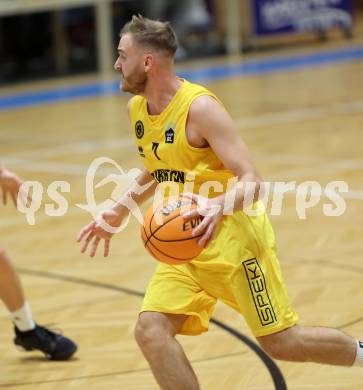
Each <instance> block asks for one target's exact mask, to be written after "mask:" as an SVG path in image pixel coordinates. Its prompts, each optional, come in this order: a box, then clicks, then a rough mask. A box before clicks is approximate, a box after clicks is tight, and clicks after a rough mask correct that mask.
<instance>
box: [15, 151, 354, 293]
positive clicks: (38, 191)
mask: <svg viewBox="0 0 363 390" xmlns="http://www.w3.org/2000/svg"><path fill="white" fill-rule="evenodd" d="M110 172H112V173H110ZM140 173H141V170H140V169H138V168H132V169H130V170H129V171H124V170H123V169H122V167H121V166H119V165H118V164H117V163H116V162H115V161H114V160H112V159H110V158H107V157H99V158H96V159H95V160H93V161H92V163H91V164H90V165H89V167H88V170H87V174H86V175H85V179H86V180H85V192H84V193H85V195H86V196H85V197H86V203H85V204H76V206H77V207H79V208H81V209H82V210H84V211H86V212H88V213H90V214H91V216H92V218H93V219H96V218H98V217H99V216H100V214H102V212H104V211H106V210H109V209H110V208H111V207H113V206H114V205H115V204H117V203H122V204H123V205H124V206H125V207H126V208H127V210H128V211H129V214H128V217H127V218H126V219H125V221H124V223H123V224H122V226H120V227H119V228H114V227H111V226H108V225H107V223H106V222H105V221H104V220H103V219H102V222H101V225H102V228H104V229H105V230H107V231H108V232H110V233H117V232H119V231H121V230H123V229H124V228H126V226H127V225H128V222H129V219H130V216H131V215H133V216H134V217H135V218H136V219H137V220H138V222H139V223H141V224H142V223H143V215H142V213H141V210H140V208H139V205H138V204H137V203H136V202H135V201H134V199H133V198H132V197H131V196H129V195H127V194H128V191H129V189H130V188H133V192H134V193H135V194H137V195H141V194H143V193H144V192H145V191H147V190H148V188H150V186H152V185H154V184H155V181H156V182H159V184H158V185H157V187H156V190H155V193H154V197H153V205H154V210H155V209H156V207H158V205H159V204H160V201H161V200H162V199H163V195H162V194H163V193H166V192H165V191H166V190H168V191H167V192H168V193H169V194H171V195H172V196H173V197H174V198H177V197H178V196H179V195H181V194H183V193H184V194H187V193H193V194H196V195H199V199H200V200H199V201H198V205H197V206H198V212H199V214H201V215H202V216H204V217H205V216H207V215H211V214H210V213H211V212H212V211H213V213H214V212H215V213H218V212H220V211H221V209H222V211H223V215H232V214H233V213H234V212H235V203H236V199H237V198H238V196H237V195H238V192H239V193H241V191H242V192H243V193H244V198H243V205H242V210H243V212H244V213H245V214H246V215H248V216H251V217H252V216H257V215H259V214H262V213H265V212H267V213H268V214H270V215H281V214H282V213H283V207H284V205H285V203H284V201H285V199H286V197H287V195H288V196H289V198H290V199H291V197H294V198H295V202H294V206H295V207H294V208H295V211H296V214H297V217H298V218H299V219H306V218H307V213H308V211H309V210H310V209H312V208H316V207H319V208H320V209H321V211H322V213H323V214H324V215H325V216H327V217H339V216H341V215H343V214H344V212H345V210H346V206H347V205H346V202H345V199H344V196H343V195H342V194H343V193H347V192H349V188H348V184H347V183H346V182H344V181H332V182H329V183H327V184H326V185H325V186H322V185H321V184H320V183H318V182H316V181H305V182H302V183H297V182H263V183H259V185H260V186H261V187H263V191H262V194H261V193H259V195H260V196H259V199H260V202H258V203H254V202H253V196H254V194H255V190H256V185H257V183H254V182H239V181H238V178H237V177H231V178H230V179H228V182H227V183H224V184H223V183H221V182H219V181H216V180H214V181H206V182H203V183H202V184H200V178H196V176H195V175H194V173H193V172H187V173H185V177H184V172H182V174H183V175H181V173H180V172H178V171H176V170H173V169H164V170H158V171H154V172H151V175H153V177H154V179H155V180H151V181H150V182H149V183H146V184H144V185H139V184H138V181H137V177H138V176H139V174H140ZM99 177H100V178H101V179H100V181H98V182H96V178H97V180H98V178H99ZM110 183H112V184H113V185H114V188H113V190H112V192H111V194H110V195H109V197H108V199H105V200H103V201H102V202H101V203H97V202H96V197H95V193H96V190H97V189H98V188H100V187H102V186H104V185H109V184H110ZM196 183H199V184H198V185H197V184H196ZM196 188H198V190H196ZM71 190H72V188H71V183H69V182H67V181H63V180H54V181H53V182H51V183H50V184H49V185H48V187H47V188H45V187H44V185H43V184H42V183H41V182H39V181H26V182H24V183H23V185H22V188H21V191H19V194H20V193H22V194H25V196H26V197H29V198H30V199H31V201H30V202H27V203H26V204H25V203H24V202H23V201H22V199H21V196H18V204H17V207H18V210H19V212H21V213H22V214H24V216H25V218H26V220H27V222H28V223H29V224H30V225H34V224H35V222H36V213H37V212H38V211H39V210H40V209H41V208H42V207H44V211H45V214H46V215H48V216H50V217H62V216H64V215H65V214H66V213H67V212H68V210H69V202H68V200H67V198H66V197H65V196H64V195H63V194H65V193H70V192H71ZM211 190H213V192H214V193H220V194H223V193H225V194H226V196H225V198H224V201H223V204H219V205H214V206H211V207H212V208H213V210H211V207H207V208H206V207H203V202H204V203H205V202H207V203H208V198H209V194H210V191H211ZM45 193H47V195H48V198H49V199H50V202H47V203H44V195H45ZM204 206H206V205H205V204H204ZM207 206H208V205H207ZM206 213H207V214H206ZM258 299H260V298H258Z"/></svg>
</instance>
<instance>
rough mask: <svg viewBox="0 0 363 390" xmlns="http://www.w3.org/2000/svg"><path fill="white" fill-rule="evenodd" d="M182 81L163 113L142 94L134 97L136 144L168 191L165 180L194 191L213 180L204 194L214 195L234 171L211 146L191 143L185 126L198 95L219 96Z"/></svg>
mask: <svg viewBox="0 0 363 390" xmlns="http://www.w3.org/2000/svg"><path fill="white" fill-rule="evenodd" d="M182 81H183V84H182V85H181V87H180V88H179V89H178V90H177V92H176V94H175V95H174V96H173V98H172V100H171V101H170V102H169V104H168V106H167V107H166V108H165V109H164V111H163V112H162V113H161V114H160V115H149V114H148V108H147V101H146V99H145V98H144V97H142V96H138V95H137V96H134V97H133V99H132V101H131V110H130V114H131V115H130V116H131V124H132V127H133V129H134V135H135V140H136V145H137V147H138V150H139V154H140V156H141V157H142V159H143V160H144V166H145V168H146V169H147V170H148V171H149V173H150V174H151V175H152V176H153V177H154V178H155V179H156V180H157V181H158V182H159V183H160V187H161V189H162V191H163V192H164V194H165V193H166V188H167V186H165V184H168V183H170V182H174V183H178V187H179V191H180V192H182V191H183V192H193V193H199V190H200V186H201V185H202V184H203V183H206V182H212V183H211V184H207V183H206V185H205V188H204V191H203V196H207V197H214V196H217V195H220V194H221V193H222V192H225V191H226V187H227V183H228V180H229V179H231V178H233V176H234V175H233V174H232V172H231V171H230V170H228V169H226V168H225V167H224V165H223V163H222V162H221V161H220V159H219V158H218V157H217V156H216V154H215V153H214V152H213V150H212V149H211V148H210V147H206V148H195V147H193V146H191V145H190V144H189V143H188V140H187V138H186V133H185V128H186V123H187V118H188V113H189V108H190V105H191V104H192V102H193V101H194V99H196V98H197V97H199V96H202V95H209V96H212V97H213V98H215V99H216V100H217V101H219V99H218V98H217V97H216V96H215V95H214V94H213V93H212V92H210V91H208V90H207V89H206V88H204V87H202V86H200V85H198V84H193V83H191V82H189V81H187V80H183V79H182ZM192 183H193V184H192ZM213 186H214V187H213ZM208 189H209V191H208ZM200 194H201V195H202V193H200Z"/></svg>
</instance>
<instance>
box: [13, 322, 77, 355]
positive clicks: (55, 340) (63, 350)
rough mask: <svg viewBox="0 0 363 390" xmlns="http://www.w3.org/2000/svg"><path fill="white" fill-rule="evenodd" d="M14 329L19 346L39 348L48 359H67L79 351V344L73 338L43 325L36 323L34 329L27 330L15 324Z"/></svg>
mask: <svg viewBox="0 0 363 390" xmlns="http://www.w3.org/2000/svg"><path fill="white" fill-rule="evenodd" d="M14 330H15V337H14V344H15V345H16V347H17V348H19V349H22V350H25V351H32V350H34V349H37V350H39V351H42V352H43V353H44V354H45V356H46V357H47V358H48V359H51V360H67V359H69V358H70V357H71V356H72V355H73V354H74V353H75V352H76V351H77V345H76V344H75V343H74V342H73V341H72V340H70V339H68V338H67V337H64V336H62V335H60V334H57V333H54V332H51V331H50V330H49V329H47V328H44V327H43V326H39V325H35V328H34V329H32V330H28V331H26V332H21V331H20V330H19V329H18V328H17V327H16V326H14Z"/></svg>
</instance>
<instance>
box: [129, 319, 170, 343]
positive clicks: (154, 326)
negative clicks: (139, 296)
mask: <svg viewBox="0 0 363 390" xmlns="http://www.w3.org/2000/svg"><path fill="white" fill-rule="evenodd" d="M134 335H135V339H136V341H137V343H138V345H139V346H140V348H141V349H142V350H145V349H159V348H162V347H163V346H164V345H165V344H166V342H167V340H168V338H170V337H174V335H175V331H174V329H173V327H172V325H171V324H170V322H169V321H168V319H167V317H166V316H165V315H164V314H162V313H156V312H143V313H141V314H140V316H139V319H138V321H137V323H136V326H135V331H134Z"/></svg>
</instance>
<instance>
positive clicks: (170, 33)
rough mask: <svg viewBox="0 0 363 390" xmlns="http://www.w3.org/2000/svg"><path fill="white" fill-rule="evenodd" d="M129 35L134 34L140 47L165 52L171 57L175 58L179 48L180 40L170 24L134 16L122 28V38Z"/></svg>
mask: <svg viewBox="0 0 363 390" xmlns="http://www.w3.org/2000/svg"><path fill="white" fill-rule="evenodd" d="M128 33H130V34H132V36H133V37H134V38H135V40H136V42H137V43H138V44H139V45H141V46H145V47H150V48H152V49H156V50H160V51H163V52H165V53H167V55H169V56H170V57H174V55H175V52H176V50H177V48H178V40H177V37H176V34H175V32H174V30H173V29H172V27H171V24H170V22H160V21H159V20H151V19H147V18H144V17H143V16H141V15H133V16H132V19H131V20H130V21H129V22H128V23H126V24H125V25H124V27H123V28H122V30H121V32H120V36H122V35H123V34H128Z"/></svg>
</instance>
